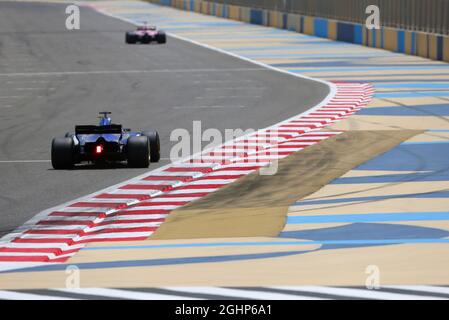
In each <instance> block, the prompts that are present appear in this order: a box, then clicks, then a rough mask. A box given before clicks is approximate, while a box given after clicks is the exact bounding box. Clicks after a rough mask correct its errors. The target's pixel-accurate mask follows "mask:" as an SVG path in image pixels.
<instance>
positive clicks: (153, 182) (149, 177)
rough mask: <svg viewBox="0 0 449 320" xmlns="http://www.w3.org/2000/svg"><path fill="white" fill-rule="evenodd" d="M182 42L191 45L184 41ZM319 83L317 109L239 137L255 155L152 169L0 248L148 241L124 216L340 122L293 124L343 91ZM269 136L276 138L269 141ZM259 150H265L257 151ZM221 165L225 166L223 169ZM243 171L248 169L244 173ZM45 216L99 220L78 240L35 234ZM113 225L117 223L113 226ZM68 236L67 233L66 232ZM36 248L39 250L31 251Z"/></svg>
mask: <svg viewBox="0 0 449 320" xmlns="http://www.w3.org/2000/svg"><path fill="white" fill-rule="evenodd" d="M183 40H184V41H189V42H191V41H190V40H188V39H183ZM192 43H194V44H197V45H200V46H203V47H206V48H209V49H211V50H215V51H218V52H222V53H225V54H229V53H227V52H225V51H222V50H220V49H216V48H212V47H209V46H206V45H203V44H199V43H196V42H192ZM229 55H231V56H235V57H238V58H241V59H243V60H246V61H250V62H252V63H254V64H256V65H258V66H259V67H264V68H266V69H270V70H275V71H279V72H283V73H287V74H290V75H292V76H295V77H300V78H306V79H310V78H308V77H303V76H299V75H297V74H291V73H289V72H287V71H283V70H280V69H277V68H274V67H271V66H268V65H265V64H261V63H259V62H255V61H252V60H249V59H246V58H243V57H240V56H237V55H234V54H229ZM250 69H251V68H250ZM319 82H322V83H325V84H327V85H328V86H329V87H330V93H329V94H328V96H327V97H326V99H325V100H324V101H323V102H322V103H320V104H318V105H316V106H314V107H312V108H311V109H310V110H308V111H306V112H304V113H302V114H300V115H297V116H294V117H291V118H290V119H287V120H285V121H282V122H280V123H278V124H275V125H273V126H271V127H269V128H266V129H262V130H259V131H258V132H256V133H250V134H247V135H246V136H244V137H239V138H238V141H240V143H241V144H243V145H245V143H242V141H243V140H244V139H245V138H246V139H248V140H251V142H249V143H253V145H252V146H253V147H254V148H256V149H255V151H254V152H252V153H247V154H246V153H245V154H243V155H234V156H229V157H228V156H226V157H221V156H207V155H208V154H209V153H210V152H211V151H213V150H217V147H215V148H210V149H208V150H204V151H202V152H199V153H197V154H194V155H192V156H190V157H188V158H186V159H181V160H179V161H176V162H174V163H171V164H168V165H165V166H163V167H161V168H158V169H155V170H153V171H151V172H147V173H145V174H142V175H140V176H138V177H135V178H133V179H131V180H128V181H125V182H123V183H119V184H117V185H114V186H111V187H109V188H106V189H104V190H101V191H98V192H96V193H93V194H90V195H87V196H85V197H82V198H79V199H76V200H74V201H70V202H68V203H65V204H63V205H60V206H57V207H54V208H50V209H48V210H45V211H43V212H41V213H39V214H38V215H36V216H35V217H34V218H33V219H31V220H30V221H28V222H27V223H26V224H25V225H24V226H22V227H20V228H18V229H17V230H15V231H14V232H13V233H11V234H8V235H6V236H4V237H3V238H2V239H1V243H0V248H1V247H2V245H4V244H8V243H11V242H13V241H14V242H21V243H36V244H42V243H58V242H67V244H76V245H79V244H80V242H83V243H87V242H93V241H97V240H99V239H101V240H102V241H104V240H108V241H123V240H136V239H145V238H147V237H148V236H150V235H151V234H152V233H153V231H154V230H155V228H157V226H159V225H160V223H161V222H160V221H158V222H157V223H152V222H149V223H148V222H141V223H135V224H134V223H133V222H132V221H126V215H128V214H130V215H132V216H139V215H142V216H145V219H151V217H152V216H153V215H161V214H168V213H169V212H170V211H171V210H174V209H176V208H179V207H181V206H183V205H185V204H186V203H187V202H189V201H188V200H185V199H184V201H182V200H180V201H179V200H178V198H182V197H184V196H185V197H186V198H192V199H191V200H190V201H192V200H193V199H195V200H196V199H198V198H199V197H202V196H204V195H207V194H209V193H211V192H215V191H216V190H219V189H220V188H221V187H224V186H226V185H227V184H229V183H231V182H233V181H234V180H235V179H236V178H233V177H229V179H224V178H223V177H217V178H214V177H213V176H209V174H210V173H212V172H219V171H220V172H221V170H222V169H230V170H231V171H239V170H242V169H243V170H244V171H247V172H248V173H249V172H252V171H253V170H255V169H257V168H260V167H263V166H265V165H268V164H270V163H271V162H272V161H273V160H277V159H280V158H284V157H286V156H288V155H289V154H290V153H293V152H295V151H299V150H301V149H302V148H303V147H302V146H301V147H298V145H296V146H295V145H288V148H284V150H283V151H281V150H280V147H281V146H282V144H283V143H286V142H297V140H298V139H300V138H301V137H302V136H303V135H304V137H307V135H306V134H308V133H312V132H315V131H317V130H319V129H320V128H323V127H324V126H325V125H326V123H328V122H331V120H332V121H334V120H339V119H342V118H344V116H341V115H340V113H336V114H327V113H322V115H321V116H319V120H317V121H315V120H312V121H313V122H318V123H320V126H317V127H316V128H313V129H312V128H310V127H309V126H301V125H296V124H297V123H298V121H301V120H303V119H314V118H316V117H317V116H315V115H313V116H310V115H312V114H313V113H314V112H315V111H319V110H320V108H322V107H325V106H326V105H327V104H328V103H329V101H330V100H331V99H333V98H335V97H337V98H338V95H339V94H340V92H339V89H340V88H345V84H332V83H327V82H323V81H319ZM351 87H355V88H359V89H361V90H363V92H364V93H362V94H360V96H361V97H363V99H365V97H369V96H370V94H367V93H366V92H365V91H364V90H368V89H371V86H370V85H366V84H357V85H354V84H351ZM361 104H363V103H361ZM317 134H319V133H317ZM337 134H339V132H331V133H328V134H326V135H324V137H323V138H321V137H318V138H314V139H312V137H311V138H310V139H305V140H306V142H305V143H307V142H310V143H311V144H313V143H318V142H319V141H320V140H322V139H325V138H327V137H330V136H333V135H337ZM273 136H274V137H276V138H275V139H272V137H273ZM262 138H265V139H262ZM262 140H264V143H263V144H262V143H260V141H262ZM254 141H257V143H254ZM247 146H248V145H246V146H245V147H247ZM221 147H222V148H225V146H224V145H222V146H221ZM261 147H262V148H264V149H263V150H261V149H258V148H261ZM218 148H220V147H218ZM270 149H271V150H272V151H273V152H275V151H279V152H283V153H282V155H281V156H277V155H270V154H268V155H265V154H264V153H265V152H269V151H270ZM231 150H232V149H231ZM205 155H206V157H205ZM192 159H195V160H192ZM224 160H225V162H224V163H223V161H224ZM247 168H248V169H249V168H251V169H250V170H248V169H247ZM223 175H226V173H225V172H224V174H223ZM176 176H187V177H194V179H193V180H191V179H188V181H185V179H181V181H179V180H176V179H175V180H168V181H170V182H168V183H167V180H165V179H166V178H164V177H176ZM195 179H199V180H195ZM149 190H151V191H149ZM142 197H143V198H142ZM157 197H161V198H163V199H164V200H166V201H157V200H156V201H154V202H153V200H154V199H157ZM171 197H174V198H176V199H177V200H176V201H174V200H173V199H170V198H171ZM149 198H150V199H149ZM49 215H52V217H53V216H55V215H56V216H58V219H55V220H53V218H52V220H51V221H53V222H54V221H61V223H63V222H64V221H67V223H68V224H72V223H73V224H76V223H77V222H76V221H77V218H78V217H77V216H80V217H83V216H86V215H87V216H88V217H89V218H90V215H98V217H97V218H95V219H93V220H92V221H93V224H89V225H86V226H85V227H83V228H82V229H76V230H80V231H81V232H79V236H78V234H77V233H74V232H70V230H71V228H70V227H63V226H61V227H59V228H42V227H38V228H35V226H36V225H41V224H42V223H44V224H45V223H48V221H49V219H48V218H49ZM116 216H123V217H124V218H122V220H121V222H123V221H126V222H125V223H123V224H122V225H120V226H119V224H114V222H115V219H114V217H116ZM105 218H108V220H107V222H108V223H110V224H109V225H107V224H104V225H103V224H102V223H103V222H104V221H105ZM130 220H132V219H130ZM79 221H85V220H79ZM89 221H90V220H89ZM116 222H119V221H118V220H117V221H116ZM79 223H80V222H79ZM127 227H129V228H127ZM67 230H68V231H69V232H67ZM121 231H125V232H121ZM44 233H45V234H44ZM36 248H39V247H38V246H37V245H36ZM30 249H33V247H30ZM76 249H77V250H78V249H79V247H76ZM67 250H71V247H70V246H69V247H68V249H67ZM75 251H76V250H75ZM30 252H31V250H30ZM68 256H69V255H62V256H59V257H58V258H59V259H58V258H55V259H47V260H46V259H42V257H45V256H42V255H39V254H36V256H33V257H32V258H34V260H33V261H36V259H37V260H39V261H42V262H64V261H65V260H64V259H62V258H66V257H68ZM17 257H18V256H15V255H13V254H11V255H7V254H5V255H4V256H1V257H0V261H4V262H12V261H16V262H18V263H19V262H20V263H22V262H23V261H26V259H24V256H21V257H20V259H19V258H17ZM47 257H49V256H47ZM30 258H31V257H30ZM41 259H42V260H41Z"/></svg>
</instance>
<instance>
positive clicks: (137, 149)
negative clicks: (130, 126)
mask: <svg viewBox="0 0 449 320" xmlns="http://www.w3.org/2000/svg"><path fill="white" fill-rule="evenodd" d="M127 156H128V166H130V167H132V168H148V166H149V165H150V143H149V140H148V137H146V136H138V137H130V138H129V139H128V145H127Z"/></svg>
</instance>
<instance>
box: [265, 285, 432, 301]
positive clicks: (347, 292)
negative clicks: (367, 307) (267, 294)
mask: <svg viewBox="0 0 449 320" xmlns="http://www.w3.org/2000/svg"><path fill="white" fill-rule="evenodd" d="M272 288H277V289H283V290H298V291H307V292H312V293H324V294H333V295H338V296H342V297H352V298H362V299H380V300H440V298H434V297H428V296H417V295H408V294H398V293H390V292H382V291H379V290H367V289H356V288H337V287H317V286H284V287H272Z"/></svg>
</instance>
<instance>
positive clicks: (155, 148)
mask: <svg viewBox="0 0 449 320" xmlns="http://www.w3.org/2000/svg"><path fill="white" fill-rule="evenodd" d="M142 135H143V136H146V137H148V140H149V141H150V160H151V162H159V160H160V159H161V142H160V140H159V133H157V131H152V130H148V131H143V132H142Z"/></svg>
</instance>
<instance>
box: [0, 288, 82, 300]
mask: <svg viewBox="0 0 449 320" xmlns="http://www.w3.org/2000/svg"><path fill="white" fill-rule="evenodd" d="M0 298H1V299H8V300H73V299H70V298H63V297H55V296H46V295H38V294H31V293H21V292H15V291H4V290H0Z"/></svg>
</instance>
